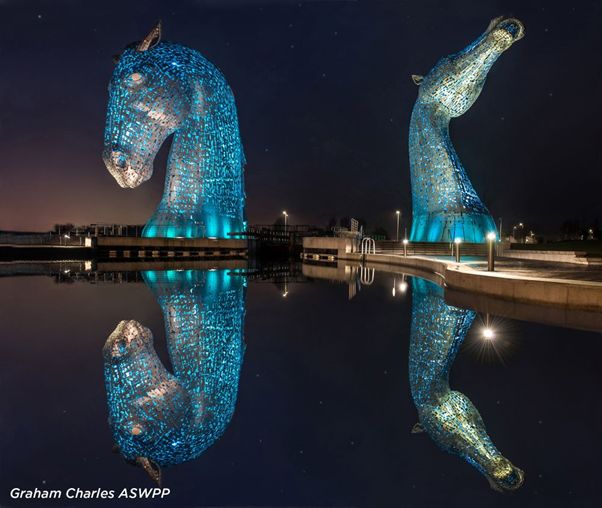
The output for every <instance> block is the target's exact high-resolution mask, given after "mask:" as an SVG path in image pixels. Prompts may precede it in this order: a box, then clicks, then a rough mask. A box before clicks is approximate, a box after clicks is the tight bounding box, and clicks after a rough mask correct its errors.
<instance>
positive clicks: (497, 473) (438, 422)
mask: <svg viewBox="0 0 602 508" xmlns="http://www.w3.org/2000/svg"><path fill="white" fill-rule="evenodd" d="M474 318H475V313H474V312H473V311H470V310H464V309H458V308H456V307H451V306H449V305H447V304H446V303H445V300H444V299H443V290H442V289H441V288H439V287H438V286H436V285H434V284H433V283H431V282H428V281H425V280H423V279H418V278H414V279H412V330H411V336H410V388H411V391H412V397H413V399H414V404H415V405H416V409H417V410H418V419H419V423H417V424H416V425H415V426H414V429H412V432H422V431H425V432H426V433H427V434H428V435H429V436H430V437H431V439H432V440H433V441H435V443H436V444H437V445H438V446H439V447H440V448H441V449H443V450H445V451H446V452H449V453H453V454H455V455H459V456H460V457H462V458H463V459H464V460H465V461H467V462H468V463H470V464H472V465H473V466H474V467H476V468H477V469H478V470H479V471H480V472H481V473H482V474H483V475H484V476H485V477H486V478H487V479H488V480H489V484H490V485H491V487H492V488H494V489H495V490H498V491H511V490H516V489H518V488H519V487H520V486H521V485H522V483H523V478H524V473H523V472H522V471H521V470H520V469H519V468H517V467H516V466H514V465H513V464H512V463H511V462H510V461H509V460H508V459H506V458H505V457H503V456H502V454H501V453H500V452H499V451H498V450H497V448H496V447H495V445H494V444H493V442H492V441H491V438H490V437H489V436H488V435H487V431H486V430H485V424H484V423H483V419H482V418H481V415H480V414H479V412H478V411H477V408H476V407H475V406H474V405H473V404H472V402H471V401H470V400H469V399H468V397H466V395H464V394H463V393H460V392H457V391H455V390H452V389H451V388H450V387H449V371H450V369H451V366H452V364H453V363H454V360H455V358H456V354H457V353H458V350H459V349H460V346H461V345H462V342H463V341H464V338H465V337H466V334H467V333H468V330H469V329H470V326H471V325H472V322H473V320H474Z"/></svg>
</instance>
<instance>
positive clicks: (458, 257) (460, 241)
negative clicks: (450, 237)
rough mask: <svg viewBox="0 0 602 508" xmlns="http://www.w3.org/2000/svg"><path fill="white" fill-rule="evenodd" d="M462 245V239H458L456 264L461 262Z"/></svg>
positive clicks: (455, 241) (456, 241)
mask: <svg viewBox="0 0 602 508" xmlns="http://www.w3.org/2000/svg"><path fill="white" fill-rule="evenodd" d="M461 243H462V239H461V238H456V239H455V240H454V244H455V245H456V263H459V262H460V244H461Z"/></svg>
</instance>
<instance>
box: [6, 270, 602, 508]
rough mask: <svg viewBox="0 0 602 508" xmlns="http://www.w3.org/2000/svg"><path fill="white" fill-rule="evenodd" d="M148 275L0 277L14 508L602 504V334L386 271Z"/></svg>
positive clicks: (8, 476)
mask: <svg viewBox="0 0 602 508" xmlns="http://www.w3.org/2000/svg"><path fill="white" fill-rule="evenodd" d="M140 279H143V280H140V281H139V282H131V283H122V284H113V283H95V284H93V283H90V282H85V281H84V282H75V283H71V284H69V283H56V282H55V280H54V279H53V278H51V277H48V276H30V277H4V278H0V309H1V311H0V312H1V313H2V331H1V340H0V386H1V390H2V392H1V393H2V403H1V406H0V428H1V429H2V432H1V434H0V504H1V506H92V505H97V504H98V505H102V504H105V505H110V506H121V505H130V504H132V502H131V501H130V502H126V501H118V500H112V501H104V502H103V501H89V500H88V501H79V502H78V501H72V500H67V499H61V500H52V501H37V502H36V501H19V500H14V499H11V498H10V495H9V492H10V490H11V489H12V488H14V487H19V488H21V489H33V488H36V487H37V488H40V489H42V488H47V489H62V490H66V489H67V488H69V487H79V488H82V489H97V488H104V489H112V490H120V489H121V488H123V487H148V486H152V485H154V483H153V481H152V480H151V478H149V476H157V475H158V474H159V470H160V471H161V476H162V484H163V486H165V487H168V488H170V489H171V494H170V496H169V497H168V498H167V499H164V500H157V501H154V502H151V501H145V502H144V505H145V506H148V505H157V506H159V505H160V506H176V507H186V506H368V507H371V506H408V507H413V506H416V507H425V506H426V507H431V506H446V507H455V506H504V507H506V506H509V507H514V506H546V507H554V506H559V507H560V506H562V507H566V506H584V507H586V506H598V501H599V494H598V492H599V489H598V477H599V457H600V454H601V452H602V446H601V440H600V437H599V432H600V429H601V428H602V426H601V423H602V422H601V418H602V411H601V405H600V402H601V400H600V395H599V388H600V382H601V377H602V376H601V374H600V368H599V365H600V361H599V357H600V353H601V352H602V347H601V345H600V344H601V336H600V334H599V333H595V332H584V331H579V330H570V329H564V328H555V327H550V326H544V325H540V324H534V323H528V322H521V321H512V320H509V319H502V318H498V317H495V316H483V315H478V314H476V313H474V312H473V311H470V310H465V309H459V308H455V307H451V306H449V305H447V304H446V303H445V299H444V295H443V291H442V289H441V288H439V287H438V286H436V285H434V284H433V283H431V282H428V281H425V280H422V279H417V278H410V277H406V278H401V277H400V276H396V277H394V276H393V275H389V274H384V273H376V277H375V280H374V283H373V284H371V285H364V286H361V285H360V284H359V282H358V283H356V282H353V284H352V285H351V286H348V285H347V284H341V283H335V282H331V281H327V280H315V279H308V278H304V277H297V278H294V279H287V280H286V282H285V280H284V279H282V278H280V279H279V281H278V283H275V282H274V281H270V280H261V279H256V278H248V277H247V276H246V272H243V271H241V270H239V269H218V270H211V271H207V270H205V271H200V270H196V271H192V270H183V271H175V270H173V271H163V272H160V271H152V272H144V273H143V274H142V277H140ZM364 282H370V281H369V280H368V281H366V280H365V281H364ZM358 288H360V290H359V291H358ZM354 293H356V294H355V296H354V297H353V298H352V299H350V300H349V295H350V294H354ZM486 329H490V330H491V332H485V330H486ZM489 333H492V334H493V337H490V336H489V337H488V336H487V335H488V334H489ZM145 469H146V472H145ZM523 472H524V482H523ZM147 473H149V474H147ZM500 491H502V492H500ZM507 491H511V493H507ZM137 504H139V505H141V504H142V503H141V502H139V501H138V502H137Z"/></svg>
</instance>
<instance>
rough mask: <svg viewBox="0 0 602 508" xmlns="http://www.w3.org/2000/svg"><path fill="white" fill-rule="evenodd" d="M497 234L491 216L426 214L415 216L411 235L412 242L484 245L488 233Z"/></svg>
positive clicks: (477, 214) (476, 214)
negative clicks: (457, 242)
mask: <svg viewBox="0 0 602 508" xmlns="http://www.w3.org/2000/svg"><path fill="white" fill-rule="evenodd" d="M491 232H493V233H497V229H496V227H495V222H494V221H493V218H492V217H491V215H489V214H479V213H471V214H462V213H455V214H454V213H448V214H441V215H439V214H426V215H415V216H414V218H413V221H412V231H411V233H410V241H411V242H453V241H454V240H455V239H456V238H460V239H461V240H462V241H463V242H468V243H484V242H485V241H486V239H487V234H488V233H491Z"/></svg>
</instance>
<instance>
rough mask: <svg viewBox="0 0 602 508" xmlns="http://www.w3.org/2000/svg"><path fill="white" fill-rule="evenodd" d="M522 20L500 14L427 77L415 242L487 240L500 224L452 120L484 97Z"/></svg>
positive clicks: (421, 101)
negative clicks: (462, 153) (466, 163)
mask: <svg viewBox="0 0 602 508" xmlns="http://www.w3.org/2000/svg"><path fill="white" fill-rule="evenodd" d="M523 35H524V27H523V25H522V23H521V22H520V21H518V20H517V19H512V18H509V19H503V18H496V19H494V20H492V21H491V23H490V24H489V27H488V28H487V30H486V31H485V33H483V34H482V35H481V36H480V37H479V38H478V39H477V40H475V41H474V42H473V43H472V44H470V45H468V46H467V47H466V48H464V49H463V50H462V51H460V52H459V53H456V54H454V55H450V56H448V57H445V58H442V59H441V60H439V62H437V64H436V65H435V67H433V68H432V69H431V71H430V72H429V73H428V74H427V75H426V76H424V77H422V76H412V79H413V80H414V83H416V84H417V85H420V88H419V92H418V99H417V100H416V104H415V105H414V109H413V111H412V118H411V120H410V137H409V148H410V171H411V176H412V207H413V222H412V231H411V235H410V239H411V240H412V241H414V242H451V241H454V240H455V239H456V238H459V239H461V240H463V241H465V242H484V241H485V237H486V235H487V233H489V232H494V231H496V227H495V223H494V221H493V219H492V217H491V215H490V214H489V211H488V210H487V208H486V207H485V205H484V204H483V203H482V202H481V200H480V199H479V196H478V195H477V193H476V192H475V190H474V188H473V186H472V184H471V183H470V180H469V179H468V176H467V174H466V171H465V170H464V167H463V166H462V163H461V162H460V159H459V158H458V154H457V153H456V151H455V150H454V147H453V145H452V143H451V139H450V137H449V122H450V119H451V118H454V117H457V116H460V115H463V114H464V113H465V112H466V111H468V109H469V108H470V107H471V106H472V105H473V104H474V102H475V101H476V100H477V98H478V97H479V94H480V93H481V90H482V89H483V85H484V84H485V79H486V77H487V73H488V72H489V69H491V66H492V65H493V64H494V63H495V61H496V60H497V59H498V57H499V56H500V55H501V54H502V53H503V52H504V51H505V50H507V49H508V48H509V47H510V46H511V45H512V44H513V43H514V42H516V41H517V40H519V39H520V38H522V37H523Z"/></svg>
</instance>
